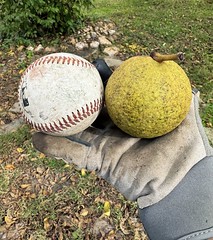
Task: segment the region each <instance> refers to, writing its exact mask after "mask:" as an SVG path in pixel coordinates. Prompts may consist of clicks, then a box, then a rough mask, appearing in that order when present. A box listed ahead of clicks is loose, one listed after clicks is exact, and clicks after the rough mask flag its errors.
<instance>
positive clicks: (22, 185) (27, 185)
mask: <svg viewBox="0 0 213 240" xmlns="http://www.w3.org/2000/svg"><path fill="white" fill-rule="evenodd" d="M29 186H31V184H21V188H23V189H25V188H28V187H29Z"/></svg>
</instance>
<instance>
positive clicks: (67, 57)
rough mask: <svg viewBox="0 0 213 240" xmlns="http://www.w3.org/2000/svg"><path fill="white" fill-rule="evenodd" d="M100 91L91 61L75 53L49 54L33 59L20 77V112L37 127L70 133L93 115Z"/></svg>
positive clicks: (99, 103)
mask: <svg viewBox="0 0 213 240" xmlns="http://www.w3.org/2000/svg"><path fill="white" fill-rule="evenodd" d="M103 92H104V89H103V84H102V80H101V77H100V75H99V73H98V71H97V69H96V68H95V66H94V65H93V64H91V63H89V62H88V61H87V60H85V59H83V58H81V57H79V56H77V55H74V54H69V53H55V54H50V55H47V56H44V57H41V58H40V59H38V60H36V61H35V62H33V63H32V64H31V65H30V66H29V67H28V68H27V69H26V70H25V72H24V73H23V75H22V77H21V84H20V86H19V100H20V107H21V110H22V116H23V119H24V120H25V122H26V123H27V124H29V125H30V126H31V127H33V128H34V129H36V130H37V131H42V132H45V133H47V134H52V135H60V136H68V135H72V134H75V133H78V132H80V131H83V130H84V129H86V128H87V127H88V126H89V125H91V124H92V122H93V121H94V120H95V119H96V117H97V116H98V114H99V112H100V110H101V108H102V105H103Z"/></svg>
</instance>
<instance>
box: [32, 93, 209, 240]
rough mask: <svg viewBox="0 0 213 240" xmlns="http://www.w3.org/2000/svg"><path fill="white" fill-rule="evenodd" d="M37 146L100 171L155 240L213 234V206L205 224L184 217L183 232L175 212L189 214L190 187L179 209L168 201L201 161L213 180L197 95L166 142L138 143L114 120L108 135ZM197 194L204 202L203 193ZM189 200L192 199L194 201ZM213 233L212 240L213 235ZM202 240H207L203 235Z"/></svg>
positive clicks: (95, 132) (38, 137)
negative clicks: (206, 163) (207, 231)
mask: <svg viewBox="0 0 213 240" xmlns="http://www.w3.org/2000/svg"><path fill="white" fill-rule="evenodd" d="M100 118H101V116H100ZM105 119H106V118H105ZM33 145H34V147H35V148H36V149H37V150H39V151H40V152H43V153H44V154H46V155H47V156H51V157H55V158H58V159H63V160H64V161H65V162H67V163H74V164H75V165H76V166H77V167H78V168H79V169H82V168H85V169H87V170H90V171H96V173H97V175H99V176H100V177H102V178H103V179H105V180H106V181H108V182H109V183H110V184H111V185H112V186H114V187H115V188H116V189H117V190H118V191H119V192H120V193H122V194H123V195H124V196H125V197H126V198H127V199H128V200H134V201H137V202H138V206H139V209H140V218H141V219H142V222H143V224H144V226H145V229H146V231H147V233H148V235H149V237H150V239H151V240H161V239H162V240H167V239H168V240H173V239H179V238H180V237H183V236H185V235H187V234H191V233H192V231H191V229H193V232H196V231H200V230H201V231H202V230H203V229H207V228H211V227H212V228H213V200H211V202H212V203H209V204H210V205H211V206H208V209H209V214H208V213H207V210H208V209H206V210H205V211H206V212H205V213H204V215H202V214H200V216H201V217H203V219H200V218H199V216H197V215H198V214H195V217H196V218H197V217H198V218H197V219H195V218H194V217H193V214H194V212H193V211H195V209H192V212H189V213H188V214H191V217H189V216H187V215H185V214H184V215H183V218H185V217H186V221H187V222H188V221H192V220H193V221H192V222H191V223H190V222H189V223H188V225H187V229H185V228H186V227H185V226H184V228H182V229H181V227H182V226H181V225H182V221H183V219H181V215H180V218H179V219H176V218H175V216H176V215H174V212H172V211H173V209H172V208H173V207H176V208H175V214H177V216H179V215H178V214H181V211H182V212H184V211H185V210H186V209H184V208H186V207H187V206H185V205H184V200H185V199H184V198H185V196H186V194H187V193H188V194H189V193H190V194H191V193H193V188H192V189H191V188H190V186H191V185H190V184H189V186H188V185H187V184H186V186H185V188H183V190H184V191H186V192H183V191H182V192H178V194H177V193H176V195H177V196H176V195H175V196H176V197H177V198H175V201H174V204H177V205H175V206H174V205H173V202H171V199H170V198H169V197H170V195H171V194H172V193H173V192H174V191H175V190H176V189H179V188H180V187H179V186H180V185H182V182H184V181H185V179H186V178H187V177H188V175H189V174H193V169H194V168H195V167H196V166H198V167H199V164H201V163H202V162H203V161H201V160H202V159H206V158H208V159H210V160H209V161H210V162H211V166H210V168H211V171H212V174H213V166H212V159H211V156H212V155H213V151H212V148H211V147H210V145H209V142H208V139H207V137H206V135H205V133H204V129H203V127H202V124H201V120H200V117H199V113H198V97H197V94H193V99H192V103H191V107H190V111H189V113H188V115H187V117H186V118H185V120H184V121H183V122H182V123H181V124H180V125H179V126H178V127H177V128H176V129H175V130H173V131H172V132H170V133H168V134H166V135H164V136H162V137H158V138H153V139H140V138H134V137H131V136H129V135H128V134H125V133H124V132H122V131H121V130H119V129H118V128H117V127H116V126H115V125H113V124H112V122H111V121H110V120H109V122H108V124H107V126H106V127H105V128H103V129H98V128H96V127H89V128H88V129H86V130H85V131H83V132H81V133H79V134H76V135H73V136H72V137H69V138H65V137H55V136H50V135H46V134H44V133H35V134H34V135H33ZM191 170H192V171H191ZM191 172H192V173H191ZM202 174H204V175H205V173H203V172H202V167H201V170H200V172H199V176H200V178H202V177H201V175H202ZM208 174H209V173H208ZM195 179H196V175H195ZM208 180H209V184H212V186H213V180H212V178H211V177H210V176H209V175H208ZM191 184H192V183H191ZM197 184H199V183H197ZM212 189H213V187H212ZM179 191H181V190H180V189H179ZM196 191H197V190H196ZM208 191H210V190H209V189H208ZM194 194H196V195H197V196H198V198H199V192H196V193H194ZM209 194H210V195H211V198H212V199H213V190H211V191H210V192H206V194H205V199H206V198H208V197H209V196H210V195H209ZM187 197H188V198H190V196H187ZM165 199H169V200H168V202H164V200H165ZM172 199H173V198H172ZM173 200H174V199H173ZM190 200H191V202H190V204H196V203H195V202H194V199H193V198H192V199H190ZM180 202H181V203H182V204H180ZM187 203H188V202H187ZM159 204H163V207H162V208H159V207H158V206H159ZM168 204H170V205H169V206H170V208H169V209H170V211H169V212H168V209H166V208H167V207H168ZM178 204H179V205H180V207H179V205H178ZM202 204H205V200H204V201H203V202H202V203H200V204H199V207H200V208H201V207H202ZM210 207H211V209H210ZM196 211H201V212H202V211H203V210H202V208H201V209H200V210H199V209H197V208H196ZM162 213H165V214H162ZM156 214H157V215H156ZM205 214H208V215H207V216H206V215H205ZM171 221H173V222H171ZM196 221H197V222H196ZM158 222H159V224H158ZM178 224H180V229H178ZM199 224H200V225H199ZM170 225H172V226H173V228H174V229H173V228H172V227H171V226H170ZM190 226H191V227H192V226H193V228H190ZM200 226H201V227H200ZM172 231H173V232H172ZM211 233H212V235H211V236H213V229H212V232H211ZM201 236H202V237H203V236H204V234H201ZM181 239H182V238H181ZM183 239H187V238H183ZM190 239H206V238H190Z"/></svg>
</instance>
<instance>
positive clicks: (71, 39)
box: [69, 37, 76, 45]
mask: <svg viewBox="0 0 213 240" xmlns="http://www.w3.org/2000/svg"><path fill="white" fill-rule="evenodd" d="M69 43H71V44H72V45H75V44H76V39H75V38H74V37H70V39H69Z"/></svg>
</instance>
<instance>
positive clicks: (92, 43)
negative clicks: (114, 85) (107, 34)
mask: <svg viewBox="0 0 213 240" xmlns="http://www.w3.org/2000/svg"><path fill="white" fill-rule="evenodd" d="M99 45H100V43H99V42H98V41H92V42H91V43H90V47H91V48H95V49H96V48H98V47H99Z"/></svg>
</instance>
